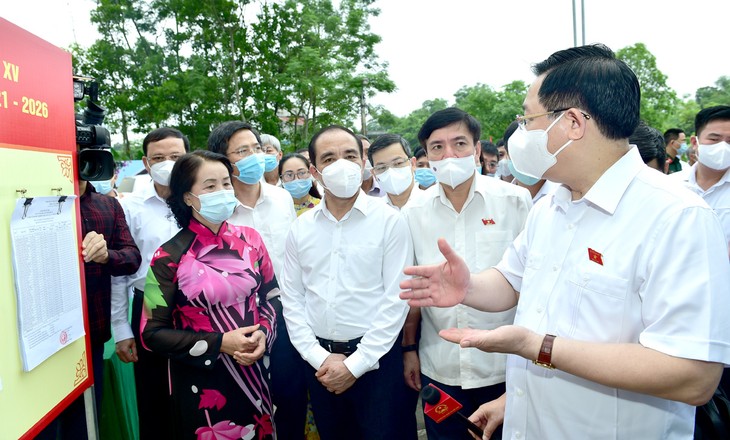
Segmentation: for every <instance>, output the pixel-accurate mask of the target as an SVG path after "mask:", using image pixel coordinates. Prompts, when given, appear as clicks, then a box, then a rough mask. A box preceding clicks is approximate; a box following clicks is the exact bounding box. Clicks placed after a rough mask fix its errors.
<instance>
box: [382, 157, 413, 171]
mask: <svg viewBox="0 0 730 440" xmlns="http://www.w3.org/2000/svg"><path fill="white" fill-rule="evenodd" d="M408 163H409V160H408V159H404V158H402V157H399V158H398V159H395V160H394V161H392V162H391V163H390V165H386V164H384V163H381V164H378V165H375V166H374V167H373V173H375V174H383V173H384V172H386V171H387V170H388V168H403V167H404V166H406V165H408Z"/></svg>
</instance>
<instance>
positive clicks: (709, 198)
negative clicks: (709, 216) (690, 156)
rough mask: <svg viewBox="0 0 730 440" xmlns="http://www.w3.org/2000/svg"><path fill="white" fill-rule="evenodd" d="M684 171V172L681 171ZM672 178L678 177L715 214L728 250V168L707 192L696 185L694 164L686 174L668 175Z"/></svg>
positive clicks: (729, 238)
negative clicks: (720, 224)
mask: <svg viewBox="0 0 730 440" xmlns="http://www.w3.org/2000/svg"><path fill="white" fill-rule="evenodd" d="M683 171H684V170H683ZM670 175H671V176H672V177H674V176H677V175H679V176H678V177H679V178H680V179H682V180H683V181H684V183H685V184H686V185H687V187H688V188H689V189H691V190H692V191H694V192H695V193H697V194H698V195H699V196H700V197H702V198H703V199H704V200H705V202H707V204H708V205H710V208H712V210H713V211H715V214H717V216H718V217H719V218H720V223H722V229H723V232H725V241H726V242H727V246H728V249H729V250H730V168H728V169H727V171H725V174H723V176H722V178H721V179H720V180H719V181H718V182H717V183H716V184H714V185H712V186H711V187H709V188H707V191H705V190H703V189H702V188H700V186H699V185H697V164H696V163H695V164H694V165H692V167H691V168H689V170H688V172H682V173H681V174H680V173H674V174H670Z"/></svg>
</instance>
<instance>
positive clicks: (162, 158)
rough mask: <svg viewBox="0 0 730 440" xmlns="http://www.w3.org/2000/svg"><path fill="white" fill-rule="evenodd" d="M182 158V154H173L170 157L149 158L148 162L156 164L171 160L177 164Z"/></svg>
mask: <svg viewBox="0 0 730 440" xmlns="http://www.w3.org/2000/svg"><path fill="white" fill-rule="evenodd" d="M181 157H182V154H171V155H169V156H163V155H162V154H156V155H154V156H152V157H148V158H147V161H148V162H149V163H151V164H156V163H160V162H164V161H166V160H171V161H173V162H176V161H177V160H178V159H180V158H181Z"/></svg>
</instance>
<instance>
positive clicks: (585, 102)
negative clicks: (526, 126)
mask: <svg viewBox="0 0 730 440" xmlns="http://www.w3.org/2000/svg"><path fill="white" fill-rule="evenodd" d="M532 70H533V72H534V73H535V74H536V75H538V76H540V75H543V74H544V75H545V78H544V79H543V82H542V85H541V86H540V90H539V91H538V97H539V100H540V103H541V104H542V106H543V107H545V110H547V111H554V110H560V109H568V108H572V107H575V108H579V109H581V110H583V111H585V112H586V113H588V115H590V117H591V118H592V120H593V121H594V122H595V124H596V127H598V130H599V132H600V133H601V134H602V135H603V136H605V137H606V138H608V139H626V138H628V137H629V136H631V134H632V133H633V132H634V130H635V129H636V126H637V125H638V124H639V103H640V101H641V89H640V88H639V80H638V79H637V78H636V75H635V74H634V72H633V71H632V70H631V68H630V67H629V66H628V65H626V63H624V62H623V61H621V60H619V59H617V58H616V55H615V54H614V53H613V51H612V50H611V49H609V48H608V47H606V46H604V45H602V44H594V45H589V46H580V47H573V48H570V49H565V50H561V51H558V52H555V53H554V54H552V55H550V57H549V58H548V59H546V60H545V61H542V62H540V63H537V64H535V65H534V66H533V68H532Z"/></svg>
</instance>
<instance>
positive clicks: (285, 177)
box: [281, 170, 309, 182]
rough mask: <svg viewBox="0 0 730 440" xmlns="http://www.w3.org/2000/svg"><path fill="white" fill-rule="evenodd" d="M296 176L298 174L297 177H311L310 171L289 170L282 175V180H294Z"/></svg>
mask: <svg viewBox="0 0 730 440" xmlns="http://www.w3.org/2000/svg"><path fill="white" fill-rule="evenodd" d="M294 176H296V177H297V179H306V178H307V177H309V171H307V170H299V171H297V172H296V173H295V172H294V171H287V172H285V173H284V174H282V175H281V180H283V181H284V182H291V181H292V180H294Z"/></svg>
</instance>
